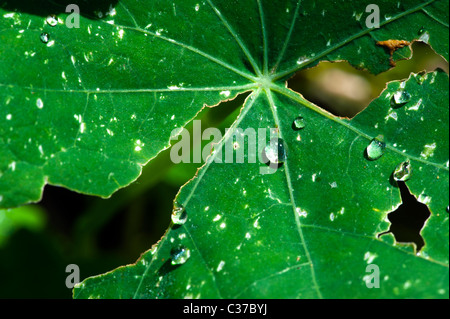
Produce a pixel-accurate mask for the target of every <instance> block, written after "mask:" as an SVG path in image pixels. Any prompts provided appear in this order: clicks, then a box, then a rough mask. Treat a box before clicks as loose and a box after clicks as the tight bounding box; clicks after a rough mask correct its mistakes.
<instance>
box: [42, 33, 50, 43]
mask: <svg viewBox="0 0 450 319" xmlns="http://www.w3.org/2000/svg"><path fill="white" fill-rule="evenodd" d="M40 39H41V42H42V43H48V41H49V40H50V35H49V34H48V33H47V32H42V33H41V36H40Z"/></svg>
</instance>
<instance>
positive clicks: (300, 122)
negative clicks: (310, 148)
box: [292, 116, 306, 131]
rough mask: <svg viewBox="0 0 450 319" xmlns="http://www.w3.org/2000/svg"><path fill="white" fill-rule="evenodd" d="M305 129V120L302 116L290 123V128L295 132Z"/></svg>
mask: <svg viewBox="0 0 450 319" xmlns="http://www.w3.org/2000/svg"><path fill="white" fill-rule="evenodd" d="M305 127H306V123H305V119H304V118H303V117H302V116H299V117H297V118H296V119H295V120H294V123H292V128H293V129H294V130H295V131H299V130H302V129H304V128H305Z"/></svg>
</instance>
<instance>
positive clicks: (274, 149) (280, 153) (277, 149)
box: [264, 138, 286, 164]
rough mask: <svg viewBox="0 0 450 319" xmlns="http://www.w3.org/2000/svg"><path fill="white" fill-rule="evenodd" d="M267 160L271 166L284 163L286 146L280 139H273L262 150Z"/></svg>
mask: <svg viewBox="0 0 450 319" xmlns="http://www.w3.org/2000/svg"><path fill="white" fill-rule="evenodd" d="M264 153H265V155H266V157H267V159H268V160H269V161H270V163H272V164H281V163H284V161H286V145H285V143H284V141H283V140H282V139H281V138H273V139H271V140H270V142H269V143H268V144H267V146H266V147H265V148H264Z"/></svg>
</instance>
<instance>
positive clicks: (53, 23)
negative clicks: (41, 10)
mask: <svg viewBox="0 0 450 319" xmlns="http://www.w3.org/2000/svg"><path fill="white" fill-rule="evenodd" d="M45 22H47V24H48V25H49V26H51V27H54V26H56V25H57V24H58V18H56V16H55V15H54V14H51V15H49V16H48V17H47V19H45Z"/></svg>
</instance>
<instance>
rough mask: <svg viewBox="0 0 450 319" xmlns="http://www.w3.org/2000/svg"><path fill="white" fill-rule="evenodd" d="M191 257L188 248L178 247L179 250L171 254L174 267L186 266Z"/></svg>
mask: <svg viewBox="0 0 450 319" xmlns="http://www.w3.org/2000/svg"><path fill="white" fill-rule="evenodd" d="M189 257H191V251H190V250H189V248H186V247H178V248H177V249H174V250H172V252H171V254H170V258H171V259H172V261H171V264H172V265H182V264H184V263H185V262H186V261H187V260H188V259H189Z"/></svg>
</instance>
